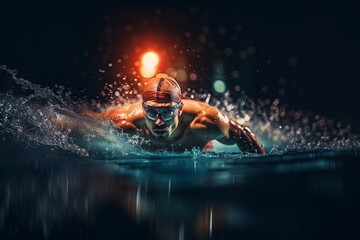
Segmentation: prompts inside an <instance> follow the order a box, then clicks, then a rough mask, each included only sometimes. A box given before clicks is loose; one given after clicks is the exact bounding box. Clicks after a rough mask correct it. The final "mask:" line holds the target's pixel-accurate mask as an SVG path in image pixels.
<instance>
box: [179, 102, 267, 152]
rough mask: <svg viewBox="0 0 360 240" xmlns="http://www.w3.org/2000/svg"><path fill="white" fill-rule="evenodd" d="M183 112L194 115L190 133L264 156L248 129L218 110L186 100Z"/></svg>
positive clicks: (261, 147)
mask: <svg viewBox="0 0 360 240" xmlns="http://www.w3.org/2000/svg"><path fill="white" fill-rule="evenodd" d="M183 112H184V113H185V114H190V115H194V114H195V117H194V118H193V120H192V121H191V123H190V129H191V131H192V132H193V133H194V134H195V135H197V136H199V137H202V138H204V140H209V141H210V140H218V141H219V142H221V143H223V144H226V145H232V144H236V145H237V146H238V147H239V148H240V149H241V150H242V151H245V152H251V153H260V154H264V153H265V150H264V148H263V146H262V145H261V144H260V143H259V141H258V140H257V139H256V136H255V135H254V134H253V133H252V132H251V131H250V129H249V128H247V127H245V126H243V125H241V124H240V123H238V122H237V121H236V120H235V119H233V118H232V117H230V116H228V115H227V114H225V113H224V112H222V111H220V110H219V109H218V108H216V107H214V106H211V105H209V104H207V103H204V102H197V101H193V100H188V102H185V103H184V109H183Z"/></svg>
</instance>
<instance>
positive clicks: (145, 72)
mask: <svg viewBox="0 0 360 240" xmlns="http://www.w3.org/2000/svg"><path fill="white" fill-rule="evenodd" d="M140 73H141V75H142V76H143V77H145V78H151V77H152V76H154V75H155V73H156V68H154V67H152V68H147V67H145V66H141V68H140Z"/></svg>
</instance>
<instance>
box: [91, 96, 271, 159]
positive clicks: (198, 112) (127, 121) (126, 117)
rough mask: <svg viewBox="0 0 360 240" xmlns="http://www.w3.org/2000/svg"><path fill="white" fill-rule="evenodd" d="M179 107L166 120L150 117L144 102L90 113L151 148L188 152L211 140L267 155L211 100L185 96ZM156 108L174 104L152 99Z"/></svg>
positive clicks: (245, 130)
mask: <svg viewBox="0 0 360 240" xmlns="http://www.w3.org/2000/svg"><path fill="white" fill-rule="evenodd" d="M182 102H183V104H182V106H181V107H179V108H178V109H176V110H175V112H174V117H173V118H172V119H169V120H167V121H165V120H164V119H163V118H162V116H161V113H160V114H158V115H157V118H156V120H151V119H150V118H148V117H147V115H146V114H144V113H146V111H145V109H144V108H143V107H142V103H141V102H138V103H133V104H130V105H127V106H122V107H115V108H112V109H109V110H107V111H106V112H104V113H100V114H99V113H92V112H86V113H85V115H87V116H92V117H95V118H103V119H110V120H111V121H112V122H113V123H114V124H116V125H117V126H118V127H119V128H120V129H121V130H122V131H123V132H124V133H128V134H139V135H140V136H142V137H144V138H145V140H148V141H145V142H146V143H144V144H143V146H142V147H144V148H146V149H150V150H171V151H180V152H181V151H185V150H191V149H192V148H193V147H196V148H200V149H203V148H204V147H205V145H206V144H207V143H208V142H209V141H211V140H218V141H219V142H221V143H223V144H226V145H232V144H237V146H238V147H239V149H240V150H241V151H243V152H248V153H258V154H265V150H264V148H263V147H262V145H261V144H260V143H259V142H258V140H257V139H256V137H255V135H254V134H253V133H252V132H251V131H250V130H249V129H248V128H247V127H245V126H243V125H241V124H240V123H238V122H237V121H236V120H234V119H232V118H231V117H229V116H227V115H226V114H224V113H223V112H221V111H220V110H219V109H217V108H215V107H213V106H210V105H209V104H207V103H203V102H199V101H195V100H188V99H184V100H183V101H182ZM150 104H151V106H154V107H167V106H169V105H171V103H156V102H151V103H150Z"/></svg>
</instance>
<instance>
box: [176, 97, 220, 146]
mask: <svg viewBox="0 0 360 240" xmlns="http://www.w3.org/2000/svg"><path fill="white" fill-rule="evenodd" d="M183 101H184V107H183V113H184V114H185V116H189V117H191V118H192V120H191V122H190V123H189V124H190V129H191V131H192V132H193V133H194V134H196V135H198V136H202V137H205V138H208V139H209V140H213V139H217V138H219V137H220V136H221V135H222V132H221V129H220V127H219V123H220V122H219V121H218V119H217V118H218V117H217V116H218V113H219V112H220V111H219V109H217V108H216V107H214V106H211V105H210V104H207V103H205V102H200V101H194V100H183Z"/></svg>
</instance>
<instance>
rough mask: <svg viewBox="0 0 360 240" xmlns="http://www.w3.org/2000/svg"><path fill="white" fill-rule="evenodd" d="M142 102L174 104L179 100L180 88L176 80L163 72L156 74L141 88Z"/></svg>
mask: <svg viewBox="0 0 360 240" xmlns="http://www.w3.org/2000/svg"><path fill="white" fill-rule="evenodd" d="M142 95H143V102H144V103H146V104H152V103H154V104H157V103H165V104H166V103H167V104H171V105H176V104H178V103H180V102H181V88H180V85H179V84H178V83H177V81H176V80H175V79H174V78H172V77H170V76H168V75H167V74H164V73H159V74H156V76H155V77H153V78H152V79H150V80H149V81H148V82H147V83H146V86H145V87H144V90H143V94H142Z"/></svg>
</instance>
